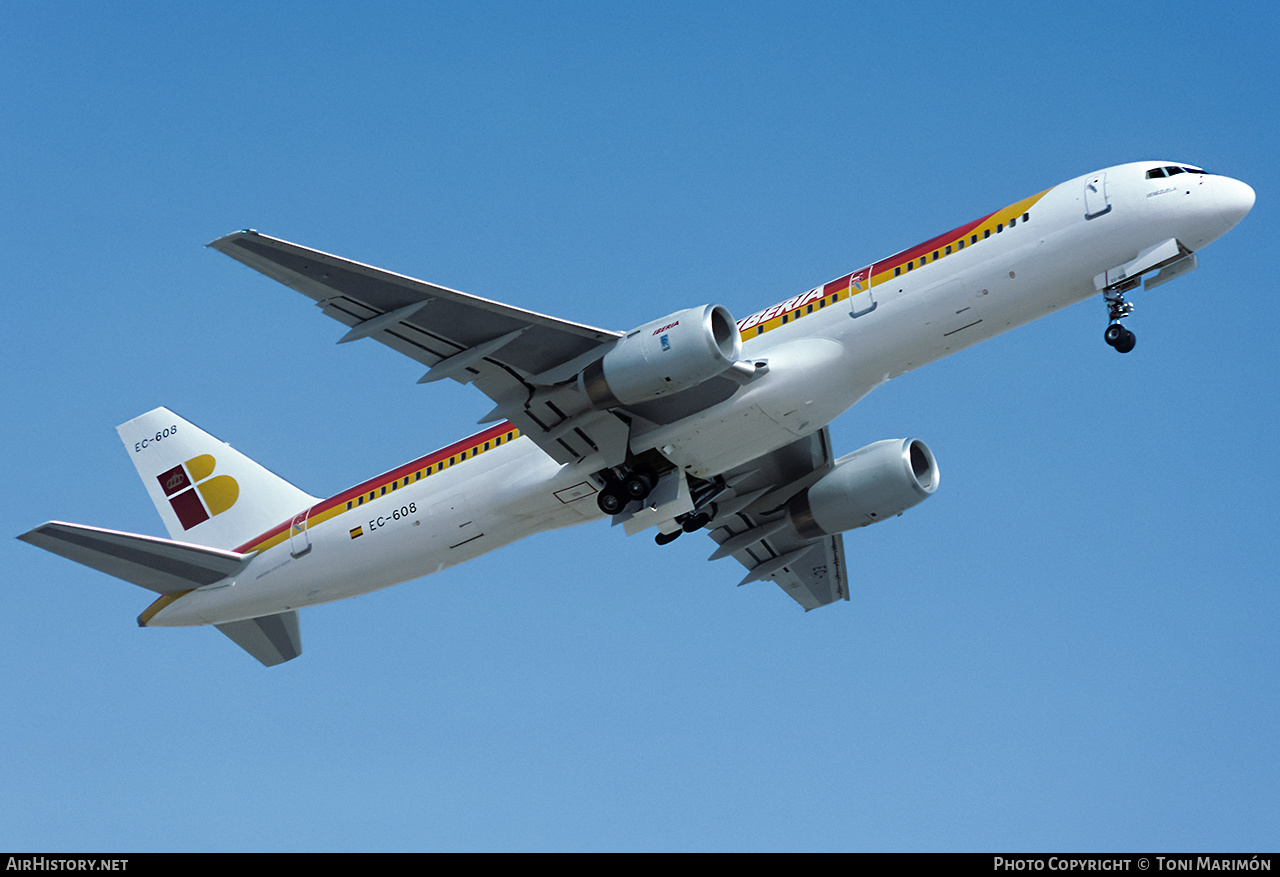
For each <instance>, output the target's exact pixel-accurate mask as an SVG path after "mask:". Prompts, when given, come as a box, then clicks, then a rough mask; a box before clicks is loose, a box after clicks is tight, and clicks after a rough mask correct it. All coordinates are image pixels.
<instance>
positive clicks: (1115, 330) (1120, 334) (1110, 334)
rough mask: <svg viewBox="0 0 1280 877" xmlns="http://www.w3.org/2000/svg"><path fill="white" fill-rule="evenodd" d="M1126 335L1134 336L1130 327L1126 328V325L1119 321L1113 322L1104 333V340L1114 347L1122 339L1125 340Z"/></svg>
mask: <svg viewBox="0 0 1280 877" xmlns="http://www.w3.org/2000/svg"><path fill="white" fill-rule="evenodd" d="M1126 335H1130V336H1132V335H1133V333H1132V332H1130V331H1129V330H1128V329H1126V328H1125V327H1124V326H1121V325H1120V324H1119V323H1112V324H1111V325H1110V326H1108V327H1107V330H1106V331H1105V332H1103V333H1102V340H1103V341H1106V342H1107V344H1109V345H1111V346H1112V347H1116V346H1117V345H1118V344H1119V343H1120V342H1121V341H1123V340H1124V337H1125V336H1126Z"/></svg>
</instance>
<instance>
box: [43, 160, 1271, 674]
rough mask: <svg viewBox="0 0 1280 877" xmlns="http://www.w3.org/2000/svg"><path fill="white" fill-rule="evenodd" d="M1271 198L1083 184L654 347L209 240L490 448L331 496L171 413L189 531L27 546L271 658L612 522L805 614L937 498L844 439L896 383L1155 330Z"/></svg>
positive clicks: (337, 265)
mask: <svg viewBox="0 0 1280 877" xmlns="http://www.w3.org/2000/svg"><path fill="white" fill-rule="evenodd" d="M1253 204H1254V191H1253V189H1252V188H1250V187H1249V186H1248V185H1247V184H1245V183H1243V182H1240V181H1239V180H1235V179H1232V178H1230V177H1226V176H1221V175H1218V174H1214V173H1210V172H1208V171H1205V170H1203V169H1202V168H1199V167H1197V166H1194V165H1188V164H1183V163H1178V162H1169V161H1144V162H1135V163H1130V164H1122V165H1118V166H1115V167H1109V168H1106V169H1105V170H1100V171H1096V172H1094V173H1090V174H1086V175H1084V176H1080V177H1076V178H1074V179H1071V180H1068V181H1067V182H1064V183H1061V184H1059V185H1057V186H1054V187H1052V188H1050V189H1046V190H1044V191H1042V192H1040V193H1039V194H1036V195H1032V196H1030V197H1029V198H1024V199H1022V200H1021V201H1017V202H1015V203H1013V204H1010V205H1008V206H1007V207H1004V208H1002V209H1000V210H997V211H995V212H994V213H988V214H986V215H985V216H982V217H981V218H979V219H976V220H974V221H972V222H968V223H966V224H964V225H961V226H959V227H958V228H954V229H952V230H951V231H948V232H946V233H945V234H941V235H938V236H936V237H932V238H930V239H928V240H926V241H924V242H923V243H920V244H917V245H916V246H913V247H910V248H908V249H905V250H902V251H901V252H899V253H896V254H894V255H892V256H889V257H888V258H885V259H880V260H878V261H875V262H871V263H869V264H866V265H864V266H863V267H860V268H858V269H856V270H854V271H850V272H849V273H847V274H844V275H843V276H841V277H838V278H836V279H835V280H832V281H830V282H829V283H824V284H822V285H820V286H815V287H812V288H811V289H808V290H806V291H804V292H802V293H800V294H798V295H795V296H793V297H791V298H789V299H787V300H785V301H782V302H778V303H777V304H773V305H771V306H769V307H767V308H764V309H763V310H759V311H756V312H755V313H753V314H751V315H750V316H747V317H745V318H742V319H738V320H735V319H734V318H733V316H732V315H731V314H730V312H729V311H728V310H727V309H726V308H725V307H724V306H723V305H718V304H716V305H713V304H706V305H699V306H696V307H689V308H685V309H683V310H680V311H676V312H675V313H672V314H668V315H666V316H663V317H660V318H658V319H656V320H651V321H649V322H647V323H644V324H643V325H641V326H638V327H636V328H634V329H632V330H631V331H628V332H617V331H611V330H605V329H598V328H594V327H591V326H586V325H582V324H579V323H574V322H569V321H566V320H562V319H559V318H556V317H550V316H545V315H543V314H539V313H534V312H532V311H527V310H522V309H520V308H515V307H511V306H509V305H505V304H501V303H499V302H495V301H490V300H488V299H483V298H479V297H476V296H473V295H468V294H466V293H462V292H458V291H456V290H452V289H447V288H445V287H443V286H438V285H436V284H432V283H427V282H424V281H421V280H415V279H413V278H411V277H406V276H403V275H400V274H395V273H392V272H390V271H385V270H381V269H378V268H374V267H371V266H369V265H364V264H360V263H358V262H353V261H350V260H347V259H343V258H339V257H337V256H333V255H329V254H327V253H322V252H318V251H316V250H312V249H308V248H306V247H302V246H299V245H297V244H293V243H288V242H286V241H283V240H279V239H276V238H273V237H269V236H267V235H264V234H259V233H258V232H256V231H253V230H245V231H240V232H236V233H233V234H230V235H227V236H225V237H221V238H218V239H217V240H215V241H213V242H211V243H210V244H208V246H209V247H211V248H213V249H214V250H217V251H219V252H221V253H224V254H226V255H228V256H230V257H231V258H233V259H236V260H238V261H240V262H242V263H244V264H245V265H247V266H249V267H250V268H253V269H255V270H257V271H259V272H261V273H262V274H265V275H266V276H267V277H269V278H271V279H273V280H276V281H279V282H280V283H283V284H284V285H286V286H289V287H291V288H293V289H295V290H297V291H298V292H300V293H302V294H303V295H305V296H307V297H309V298H311V299H313V300H314V301H315V303H316V304H317V305H318V306H319V307H320V308H321V310H322V311H323V313H324V314H326V315H327V316H329V317H332V318H333V319H335V320H337V321H338V322H340V323H342V324H343V325H344V326H346V327H347V328H348V331H347V332H346V334H345V335H343V336H342V337H341V338H340V339H339V340H338V343H339V344H342V343H349V342H352V341H357V340H361V339H373V340H375V341H378V342H380V343H382V344H384V345H386V346H387V347H390V348H391V349H392V350H395V351H397V352H399V353H401V354H404V355H405V356H408V357H410V358H412V359H414V360H417V361H418V362H419V363H421V364H422V365H424V366H426V367H427V369H428V370H427V371H426V373H425V374H424V375H423V376H422V378H421V379H420V381H419V383H432V382H435V381H440V380H445V379H449V380H454V381H457V382H460V383H463V384H468V383H470V384H474V385H475V387H476V388H477V389H478V390H479V391H480V392H481V393H483V394H485V395H486V396H487V397H489V399H490V400H491V401H492V402H493V408H492V410H490V411H489V412H488V413H487V414H485V415H484V416H483V417H481V418H480V420H479V425H481V426H484V428H483V429H482V430H481V431H480V432H477V433H475V434H474V435H471V436H470V437H468V438H465V439H462V440H461V441H458V442H455V443H454V444H452V445H449V446H448V447H444V448H441V449H440V450H437V451H435V452H433V453H430V454H427V455H426V456H423V457H419V458H418V459H416V460H412V461H411V462H408V463H406V464H404V465H403V466H399V467H397V468H395V469H392V470H391V471H389V472H385V473H383V474H381V475H378V476H376V477H374V478H370V479H369V480H367V481H364V482H362V483H360V484H357V485H355V486H353V487H351V488H350V489H348V490H345V491H343V492H341V493H339V494H337V495H336V496H332V497H329V498H327V499H325V498H319V497H315V496H312V495H310V494H308V493H306V492H305V491H303V490H301V489H299V488H297V487H295V486H293V485H292V484H289V483H288V482H286V481H285V480H283V479H282V478H280V477H278V476H276V475H274V474H272V473H271V472H269V471H268V470H266V469H265V468H263V467H262V466H260V465H258V464H257V463H255V462H254V461H252V460H250V459H249V458H247V457H246V456H244V455H243V454H240V453H239V452H237V451H235V450H234V449H233V448H231V446H230V445H228V444H225V443H223V442H222V441H220V440H218V439H216V438H214V437H213V436H211V435H209V434H208V433H206V432H204V431H203V430H201V429H199V428H198V427H196V426H194V425H193V424H191V423H189V422H188V421H186V420H184V419H183V418H181V417H179V416H178V415H176V414H174V413H173V412H172V411H169V410H168V409H166V408H157V409H155V410H153V411H150V412H148V413H146V414H143V415H141V416H140V417H137V418H135V419H133V420H130V421H128V422H127V423H124V424H121V425H120V426H119V427H118V428H117V431H118V433H119V435H120V438H121V440H122V441H123V443H124V445H125V449H126V451H127V452H128V453H129V456H130V459H132V460H133V463H134V466H135V468H136V469H137V472H138V475H139V477H141V479H142V481H143V482H144V484H145V485H146V489H147V492H148V494H149V495H150V497H151V499H152V501H153V502H154V504H155V506H156V508H157V510H158V511H159V512H160V516H161V518H162V519H163V521H164V523H165V526H166V528H167V530H168V532H169V537H170V538H167V539H165V538H158V537H154V536H146V535H139V534H134V533H125V532H120V531H115V530H108V529H104V528H100V527H91V526H84V525H78V524H70V523H64V522H60V521H51V522H48V523H45V524H42V525H41V526H39V527H36V528H34V529H32V530H30V531H29V532H27V533H24V534H22V535H21V536H19V537H18V538H19V539H21V540H23V541H26V542H28V543H30V544H32V545H36V546H38V547H40V548H43V549H46V550H48V551H51V552H53V553H55V554H58V555H61V556H62V557H66V558H68V559H70V560H74V561H77V562H79V563H81V564H84V565H86V566H89V567H92V568H93V569H96V570H99V571H102V572H105V573H108V574H110V575H113V576H117V577H119V578H121V579H124V580H125V581H128V582H131V583H133V584H135V585H140V586H141V587H143V588H147V589H149V590H151V591H154V592H156V593H157V594H158V597H156V598H155V600H154V602H152V603H151V605H149V606H148V607H147V608H146V609H145V610H144V611H143V612H142V614H141V615H139V616H138V624H139V625H140V626H143V627H173V626H178V627H180V626H198V625H213V626H214V627H215V628H217V629H218V630H219V631H221V632H222V633H224V634H226V635H227V636H228V637H229V638H230V639H231V640H232V641H234V642H235V643H236V644H237V645H239V646H241V647H242V648H243V649H244V650H245V651H247V652H249V654H250V655H252V656H253V657H254V658H256V659H258V660H259V661H260V662H261V663H262V664H264V665H266V666H273V665H276V664H280V663H283V662H285V661H288V660H291V659H293V658H295V657H297V656H298V655H300V654H301V652H302V644H301V635H300V627H299V622H298V610H299V609H302V608H305V607H308V606H315V605H318V604H322V603H328V602H332V601H335V600H341V599H344V598H347V597H354V596H356V595H359V594H365V593H369V592H372V591H376V590H379V589H382V588H386V587H390V586H392V585H396V584H399V583H402V582H405V581H409V580H411V579H416V578H421V577H423V576H427V575H430V574H432V573H437V572H439V571H441V570H443V569H447V568H449V567H453V566H456V565H458V564H460V563H463V562H464V561H467V560H470V559H472V558H475V557H477V556H479V555H482V554H485V553H487V552H490V551H493V550H495V549H497V548H500V547H502V546H504V545H507V544H510V543H512V542H514V541H516V540H518V539H523V538H524V537H526V536H529V535H531V534H533V533H536V532H540V531H545V530H552V529H556V528H562V527H568V526H572V525H576V524H581V523H585V522H588V521H596V520H602V519H606V518H607V519H611V520H612V522H613V523H614V524H615V525H620V526H622V527H623V529H624V530H625V532H626V533H627V534H629V535H630V534H634V533H638V532H641V531H644V530H648V529H653V530H654V531H655V533H656V535H655V541H656V542H657V543H658V544H660V545H661V544H666V543H669V542H671V541H672V540H674V539H675V538H677V537H679V536H680V535H681V534H683V533H692V532H695V531H698V530H705V531H707V533H708V534H709V535H710V537H711V539H712V540H713V541H714V542H715V543H716V547H715V549H714V551H713V552H712V554H711V556H710V559H712V560H718V559H721V558H725V557H732V558H734V559H735V560H736V561H737V562H738V563H740V564H741V565H742V566H743V567H745V569H746V574H745V576H744V577H743V578H742V580H741V582H740V583H739V584H745V583H748V582H753V581H773V582H775V583H776V584H777V585H779V586H780V587H781V588H782V590H783V592H784V593H786V594H787V595H788V596H789V597H791V598H792V599H793V600H794V601H795V602H796V603H798V604H799V605H800V606H801V607H803V608H804V609H805V610H806V611H807V610H811V609H816V608H818V607H821V606H826V605H829V604H831V603H835V602H839V601H847V600H848V599H849V574H848V568H847V564H846V560H845V552H844V545H843V541H842V540H843V537H842V534H843V533H844V532H845V531H848V530H854V529H858V528H861V527H865V526H869V525H871V524H874V523H877V522H879V521H883V520H885V519H886V518H890V517H895V516H897V515H900V514H902V513H903V512H904V511H906V510H907V509H909V508H911V507H913V506H915V505H917V504H918V503H920V502H922V501H924V500H925V499H927V498H928V497H930V496H932V495H933V493H934V492H935V491H936V490H937V488H938V484H939V468H938V463H937V461H936V460H935V458H934V455H933V453H932V451H930V449H929V447H928V446H927V445H926V444H925V443H924V442H923V441H921V440H919V439H916V438H903V439H888V440H884V441H879V442H875V443H873V444H871V445H868V446H867V447H864V448H862V449H860V450H856V451H854V452H853V453H851V454H846V455H844V456H840V457H837V456H836V455H835V450H834V449H833V448H832V445H831V437H830V433H829V430H828V424H830V423H831V422H832V421H833V420H834V419H835V418H836V417H838V416H839V415H840V414H841V413H843V412H844V411H845V410H847V409H848V408H850V407H851V406H852V405H854V403H856V402H858V401H859V400H860V399H862V398H863V397H865V396H866V395H867V394H868V393H870V392H871V391H872V390H874V389H876V388H877V387H879V386H881V385H882V384H884V383H886V382H888V381H889V380H891V379H893V378H895V377H898V376H899V375H903V374H906V373H907V372H909V371H912V370H914V369H917V368H919V367H920V366H922V365H925V364H927V363H930V362H933V361H935V360H938V359H941V358H942V357H945V356H948V355H950V354H952V353H955V352H956V351H959V350H962V349H964V348H967V347H970V346H972V345H974V344H977V343H979V342H981V341H985V340H986V339H989V338H992V337H994V336H996V335H999V334H1001V333H1003V332H1006V331H1008V330H1010V329H1013V328H1015V327H1017V326H1020V325H1023V324H1025V323H1028V322H1030V321H1031V320H1034V319H1037V318H1038V317H1042V316H1045V315H1046V314H1049V313H1052V312H1054V311H1056V310H1059V309H1061V308H1064V307H1066V306H1067V305H1071V304H1075V303H1077V302H1080V301H1083V300H1085V299H1089V298H1094V297H1100V298H1101V300H1102V302H1103V304H1104V305H1105V306H1106V309H1107V317H1108V320H1107V324H1106V328H1105V331H1104V336H1103V337H1104V340H1105V342H1106V343H1107V344H1109V345H1110V346H1111V347H1113V348H1115V350H1116V351H1118V352H1120V353H1128V352H1130V351H1132V350H1133V348H1134V346H1135V343H1136V338H1135V335H1134V334H1133V332H1132V331H1130V330H1129V329H1128V328H1127V327H1126V326H1125V325H1124V324H1123V323H1122V322H1121V321H1122V320H1124V319H1126V318H1127V317H1128V316H1129V315H1130V313H1131V312H1132V307H1133V306H1132V304H1131V303H1130V302H1129V301H1128V300H1127V298H1126V296H1127V294H1128V293H1130V292H1132V291H1133V290H1136V289H1137V288H1138V287H1139V286H1145V288H1146V289H1151V288H1154V287H1157V286H1159V285H1161V284H1164V283H1166V282H1168V281H1169V280H1172V279H1174V278H1176V277H1180V276H1182V275H1183V274H1186V273H1187V272H1189V271H1192V270H1194V269H1195V268H1196V267H1197V266H1198V261H1197V254H1198V252H1199V251H1200V249H1201V248H1203V247H1204V246H1205V245H1207V244H1209V243H1211V242H1213V241H1214V240H1216V239H1217V238H1219V237H1221V236H1222V235H1224V234H1225V233H1226V232H1227V231H1228V230H1230V229H1231V228H1232V227H1234V226H1235V225H1236V224H1237V223H1238V222H1240V220H1241V219H1243V218H1244V216H1245V215H1246V214H1247V213H1248V212H1249V210H1250V209H1251V208H1252V207H1253Z"/></svg>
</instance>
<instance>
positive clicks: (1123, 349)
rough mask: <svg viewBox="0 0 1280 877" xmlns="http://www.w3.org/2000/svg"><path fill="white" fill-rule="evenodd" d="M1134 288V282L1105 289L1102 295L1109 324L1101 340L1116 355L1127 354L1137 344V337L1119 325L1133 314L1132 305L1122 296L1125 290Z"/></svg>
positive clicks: (1135, 284) (1135, 283)
mask: <svg viewBox="0 0 1280 877" xmlns="http://www.w3.org/2000/svg"><path fill="white" fill-rule="evenodd" d="M1136 286H1137V282H1136V280H1135V281H1134V282H1133V283H1132V284H1131V285H1128V286H1125V285H1121V286H1118V287H1116V288H1113V289H1106V290H1104V291H1103V293H1102V297H1103V299H1104V300H1105V301H1106V303H1107V315H1108V317H1109V318H1110V320H1111V324H1110V325H1109V326H1107V329H1106V331H1105V332H1103V333H1102V339H1103V340H1104V341H1106V342H1107V344H1109V345H1110V346H1112V347H1114V348H1115V349H1116V352H1117V353H1128V352H1129V351H1130V350H1133V347H1134V345H1135V344H1137V343H1138V338H1137V336H1136V335H1134V334H1133V333H1132V332H1130V331H1129V330H1128V329H1126V328H1125V327H1124V326H1123V325H1121V324H1120V320H1122V319H1124V318H1125V317H1127V316H1129V315H1130V314H1132V313H1133V304H1132V303H1131V302H1127V301H1125V300H1124V294H1125V292H1126V290H1127V289H1132V288H1134V287H1136Z"/></svg>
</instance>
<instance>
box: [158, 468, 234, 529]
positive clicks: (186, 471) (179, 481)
mask: <svg viewBox="0 0 1280 877" xmlns="http://www.w3.org/2000/svg"><path fill="white" fill-rule="evenodd" d="M216 465H217V461H215V460H214V459H213V456H212V455H210V454H201V455H200V456H198V457H192V458H191V459H190V460H188V461H187V462H185V463H183V464H181V465H179V466H174V467H173V468H172V469H170V470H169V471H168V472H161V473H160V474H159V475H157V476H156V480H157V481H159V482H160V489H161V490H163V491H164V495H165V496H167V497H169V505H171V506H173V512H174V514H176V515H177V516H178V521H179V523H181V524H182V529H184V530H190V529H191V528H192V527H194V526H195V525H196V524H199V523H202V522H204V521H207V520H209V518H210V517H212V516H213V515H220V514H222V513H223V512H225V511H226V510H227V509H229V508H231V507H232V506H233V505H235V504H236V499H237V498H239V496H240V485H239V484H237V483H236V480H235V479H234V478H232V477H231V476H230V475H214V474H213V467H214V466H216ZM202 500H203V501H202Z"/></svg>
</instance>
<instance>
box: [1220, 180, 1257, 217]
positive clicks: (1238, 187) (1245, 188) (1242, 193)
mask: <svg viewBox="0 0 1280 877" xmlns="http://www.w3.org/2000/svg"><path fill="white" fill-rule="evenodd" d="M1213 188H1214V196H1215V198H1216V200H1217V202H1218V212H1219V213H1220V214H1221V215H1222V218H1223V219H1224V220H1226V222H1227V227H1228V228H1231V227H1232V226H1234V225H1235V224H1236V223H1237V222H1239V221H1240V220H1242V219H1244V217H1245V214H1247V213H1248V212H1249V211H1250V210H1252V209H1253V202H1254V198H1255V195H1254V192H1253V187H1252V186H1250V185H1249V184H1248V183H1242V182H1240V181H1239V180H1233V179H1232V178H1231V177H1218V178H1217V179H1216V180H1214V186H1213Z"/></svg>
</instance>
